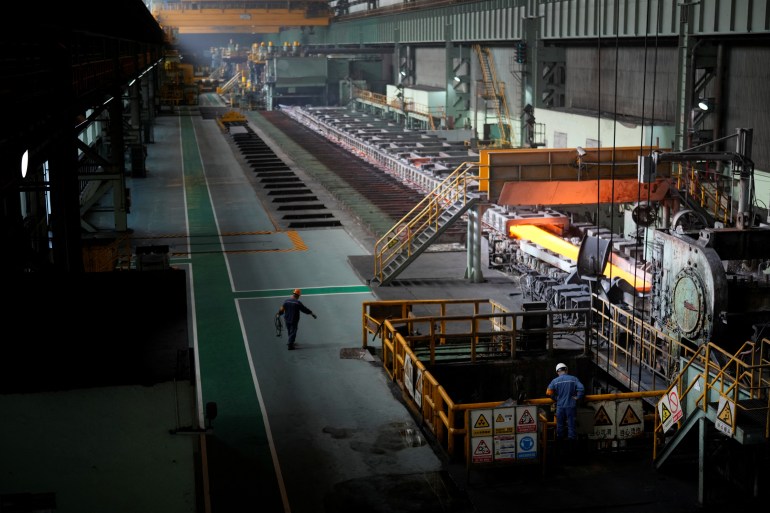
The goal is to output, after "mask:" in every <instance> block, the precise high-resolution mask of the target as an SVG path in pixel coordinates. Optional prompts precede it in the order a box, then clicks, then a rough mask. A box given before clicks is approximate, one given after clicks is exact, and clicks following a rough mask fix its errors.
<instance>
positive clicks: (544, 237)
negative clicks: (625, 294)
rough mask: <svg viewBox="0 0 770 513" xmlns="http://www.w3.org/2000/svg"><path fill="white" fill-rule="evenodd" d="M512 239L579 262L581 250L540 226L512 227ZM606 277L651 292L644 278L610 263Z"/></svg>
mask: <svg viewBox="0 0 770 513" xmlns="http://www.w3.org/2000/svg"><path fill="white" fill-rule="evenodd" d="M508 231H509V232H510V235H511V237H516V238H517V239H524V240H528V241H532V242H533V243H535V244H537V245H539V246H542V247H544V248H545V249H548V250H550V251H553V252H554V253H557V254H559V255H562V256H565V257H567V258H569V259H572V260H574V261H575V262H577V259H578V252H579V251H580V248H579V247H577V246H575V245H574V244H571V243H570V242H568V241H566V240H564V239H562V238H559V237H557V236H556V235H553V234H551V233H549V232H547V231H545V230H543V229H542V228H540V227H538V226H533V225H523V224H519V225H512V226H509V227H508ZM604 275H605V276H607V277H610V278H612V277H618V278H623V279H624V280H626V281H627V282H628V283H630V284H631V286H633V287H634V288H635V289H636V290H637V291H639V292H648V291H649V290H650V284H649V282H647V281H645V280H644V278H643V277H641V276H636V275H634V274H633V273H629V272H628V271H625V270H623V269H621V268H620V267H618V266H616V265H614V264H611V263H608V264H607V266H606V267H605V268H604Z"/></svg>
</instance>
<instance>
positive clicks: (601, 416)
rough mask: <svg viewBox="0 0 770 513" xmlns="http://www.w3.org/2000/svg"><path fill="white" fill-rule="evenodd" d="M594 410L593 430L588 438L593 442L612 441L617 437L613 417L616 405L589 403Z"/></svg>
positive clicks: (612, 402) (610, 403) (607, 402)
mask: <svg viewBox="0 0 770 513" xmlns="http://www.w3.org/2000/svg"><path fill="white" fill-rule="evenodd" d="M590 404H591V407H592V408H593V409H594V429H593V432H590V433H589V434H588V438H591V439H595V440H614V439H615V437H616V436H617V434H618V433H617V424H616V423H615V416H616V414H617V405H616V404H615V401H598V402H593V403H590Z"/></svg>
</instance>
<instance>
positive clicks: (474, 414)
mask: <svg viewBox="0 0 770 513" xmlns="http://www.w3.org/2000/svg"><path fill="white" fill-rule="evenodd" d="M470 414H471V416H470V417H471V418H470V427H471V436H474V437H477V436H490V435H491V434H492V422H491V419H492V410H471V412H470Z"/></svg>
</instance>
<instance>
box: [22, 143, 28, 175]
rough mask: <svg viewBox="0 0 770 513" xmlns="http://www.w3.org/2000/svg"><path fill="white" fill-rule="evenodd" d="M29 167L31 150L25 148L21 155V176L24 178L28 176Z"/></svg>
mask: <svg viewBox="0 0 770 513" xmlns="http://www.w3.org/2000/svg"><path fill="white" fill-rule="evenodd" d="M28 168H29V150H24V154H23V155H22V156H21V177H22V178H26V176H27V169H28Z"/></svg>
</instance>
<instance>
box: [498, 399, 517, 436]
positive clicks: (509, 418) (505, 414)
mask: <svg viewBox="0 0 770 513" xmlns="http://www.w3.org/2000/svg"><path fill="white" fill-rule="evenodd" d="M493 415H494V416H495V417H494V430H495V435H504V434H513V433H514V422H515V418H516V408H515V407H513V406H510V407H506V408H495V409H494V414H493Z"/></svg>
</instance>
